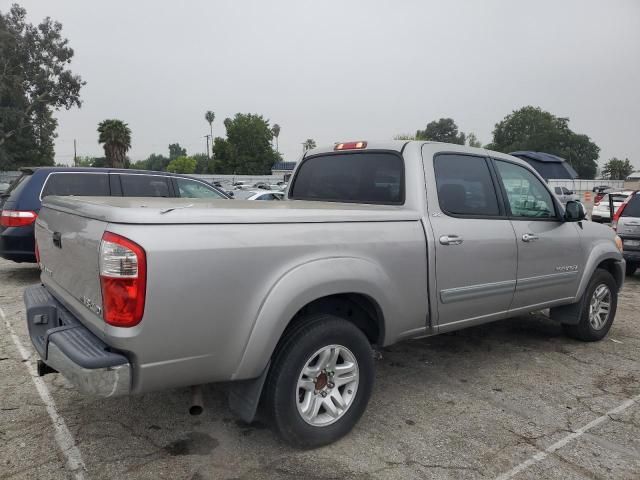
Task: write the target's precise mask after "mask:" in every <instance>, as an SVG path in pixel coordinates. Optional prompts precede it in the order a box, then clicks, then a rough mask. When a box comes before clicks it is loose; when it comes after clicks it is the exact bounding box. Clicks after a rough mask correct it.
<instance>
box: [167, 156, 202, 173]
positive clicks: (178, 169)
mask: <svg viewBox="0 0 640 480" xmlns="http://www.w3.org/2000/svg"><path fill="white" fill-rule="evenodd" d="M196 164H197V161H196V159H195V158H192V157H178V158H176V159H174V160H171V162H169V166H168V167H167V172H173V173H195V171H196Z"/></svg>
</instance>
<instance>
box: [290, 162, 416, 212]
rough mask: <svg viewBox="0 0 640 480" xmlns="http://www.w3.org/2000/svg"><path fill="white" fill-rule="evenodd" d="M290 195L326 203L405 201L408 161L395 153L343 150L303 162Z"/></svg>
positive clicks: (399, 202)
mask: <svg viewBox="0 0 640 480" xmlns="http://www.w3.org/2000/svg"><path fill="white" fill-rule="evenodd" d="M290 198H293V199H297V200H319V201H326V202H347V203H374V204H387V205H389V204H390V205H400V204H402V203H404V163H403V160H402V158H401V157H400V156H398V155H396V154H393V153H385V152H380V153H370V152H358V153H339V154H333V155H320V156H317V157H311V158H308V159H306V160H304V161H303V163H302V164H301V165H300V168H299V170H298V173H297V174H296V177H295V180H294V183H293V185H292V187H291V194H290Z"/></svg>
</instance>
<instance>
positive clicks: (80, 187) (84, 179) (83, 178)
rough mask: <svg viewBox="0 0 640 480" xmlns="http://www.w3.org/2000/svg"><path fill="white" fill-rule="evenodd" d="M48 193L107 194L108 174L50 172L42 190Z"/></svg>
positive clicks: (44, 193)
mask: <svg viewBox="0 0 640 480" xmlns="http://www.w3.org/2000/svg"><path fill="white" fill-rule="evenodd" d="M48 195H77V196H84V197H86V196H98V197H104V196H107V197H108V196H109V176H108V175H107V174H106V173H64V172H59V173H52V174H51V175H49V178H48V179H47V181H46V183H45V185H44V188H43V190H42V198H44V197H46V196H48Z"/></svg>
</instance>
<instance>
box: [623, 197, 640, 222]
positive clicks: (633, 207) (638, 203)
mask: <svg viewBox="0 0 640 480" xmlns="http://www.w3.org/2000/svg"><path fill="white" fill-rule="evenodd" d="M620 216H621V217H640V193H634V194H633V195H632V197H631V198H630V199H629V203H628V204H627V206H626V207H625V208H624V210H622V213H621V214H620Z"/></svg>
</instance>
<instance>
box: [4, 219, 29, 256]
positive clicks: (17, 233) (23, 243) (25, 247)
mask: <svg viewBox="0 0 640 480" xmlns="http://www.w3.org/2000/svg"><path fill="white" fill-rule="evenodd" d="M0 257H3V258H6V259H7V260H13V261H14V262H35V261H36V255H35V237H34V233H33V226H32V225H29V226H27V227H0Z"/></svg>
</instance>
